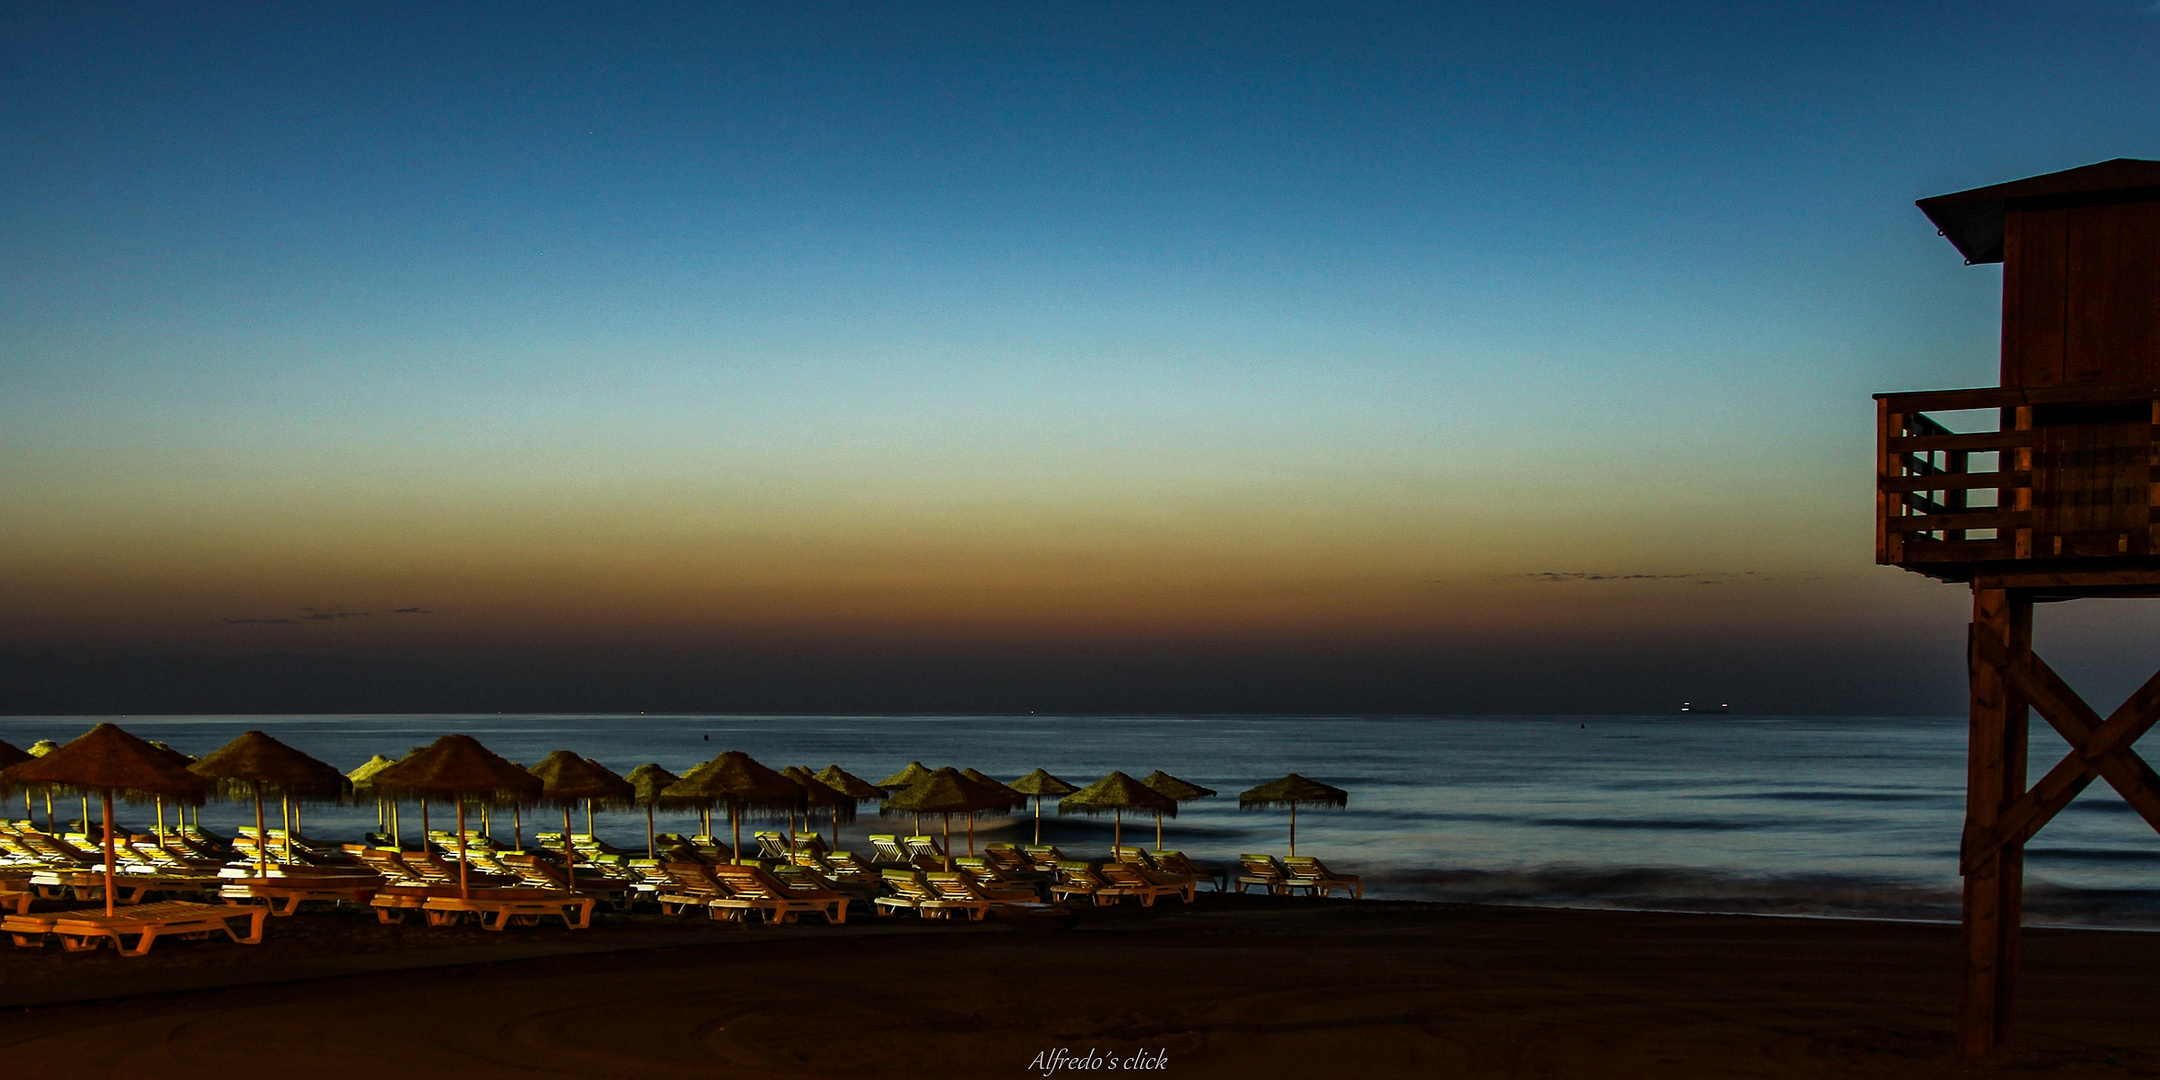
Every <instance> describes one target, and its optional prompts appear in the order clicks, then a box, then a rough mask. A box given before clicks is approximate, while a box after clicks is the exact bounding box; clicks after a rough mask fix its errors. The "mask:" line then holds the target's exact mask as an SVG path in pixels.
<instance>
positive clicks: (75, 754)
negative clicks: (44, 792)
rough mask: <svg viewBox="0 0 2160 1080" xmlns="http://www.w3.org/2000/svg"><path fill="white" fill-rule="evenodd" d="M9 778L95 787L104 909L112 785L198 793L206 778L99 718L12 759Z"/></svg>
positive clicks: (108, 903)
mask: <svg viewBox="0 0 2160 1080" xmlns="http://www.w3.org/2000/svg"><path fill="white" fill-rule="evenodd" d="M5 775H6V777H7V779H9V780H10V781H13V782H15V783H18V784H43V785H46V786H47V787H48V788H54V787H57V788H62V789H67V790H73V791H79V792H83V793H84V794H85V795H87V794H88V793H89V792H92V791H95V792H97V793H98V795H99V796H101V797H102V798H103V800H104V803H105V914H107V915H111V914H112V912H113V892H114V888H113V864H114V862H115V861H116V860H115V859H114V857H113V827H112V817H113V814H112V800H113V793H114V792H115V791H118V792H121V793H123V794H133V795H137V796H142V795H149V796H159V795H170V796H174V797H178V798H201V797H202V795H203V792H204V791H205V789H207V788H208V786H209V785H208V783H207V782H206V781H205V780H204V779H203V778H202V777H200V776H197V775H195V774H194V773H192V772H189V771H188V770H186V769H183V768H181V767H180V766H178V765H175V764H173V763H172V761H171V760H170V759H169V758H167V757H166V756H165V755H164V754H163V753H161V752H159V750H158V749H157V748H156V747H154V746H151V745H150V744H149V743H147V742H144V741H143V740H141V739H139V738H136V737H135V736H133V735H130V734H128V733H127V732H125V731H122V730H120V729H119V728H117V727H115V726H113V725H111V724H99V725H98V726H96V727H94V728H91V729H90V730H89V731H88V732H85V733H84V734H83V735H82V736H81V737H80V738H77V739H76V740H75V741H73V742H71V743H68V744H67V745H66V746H63V747H60V748H59V749H57V750H54V751H53V752H51V753H49V754H46V755H45V756H43V757H41V758H38V759H37V760H35V761H25V762H20V763H18V764H15V765H11V766H9V767H8V768H7V770H6V773H5Z"/></svg>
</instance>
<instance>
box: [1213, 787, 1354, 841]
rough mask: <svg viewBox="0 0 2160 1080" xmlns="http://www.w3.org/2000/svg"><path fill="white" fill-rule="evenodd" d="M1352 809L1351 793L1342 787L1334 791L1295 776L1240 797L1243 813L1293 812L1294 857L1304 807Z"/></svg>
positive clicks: (1240, 807) (1291, 817)
mask: <svg viewBox="0 0 2160 1080" xmlns="http://www.w3.org/2000/svg"><path fill="white" fill-rule="evenodd" d="M1348 805H1350V793H1349V792H1347V791H1344V790H1343V789H1341V788H1339V787H1330V786H1328V785H1326V784H1323V783H1320V782H1319V781H1317V780H1307V779H1305V778H1304V777H1302V776H1299V775H1298V774H1296V773H1291V774H1290V775H1288V776H1285V777H1283V778H1282V779H1280V780H1270V781H1268V782H1267V783H1265V784H1262V785H1260V786H1259V787H1256V788H1253V789H1251V790H1249V791H1244V792H1240V793H1239V794H1238V800H1237V807H1238V809H1240V810H1280V809H1283V808H1285V807H1287V808H1288V809H1289V811H1290V854H1292V855H1295V854H1297V811H1298V807H1300V806H1321V807H1332V808H1334V809H1338V810H1339V809H1341V808H1343V807H1345V806H1348Z"/></svg>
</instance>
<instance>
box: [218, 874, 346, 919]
mask: <svg viewBox="0 0 2160 1080" xmlns="http://www.w3.org/2000/svg"><path fill="white" fill-rule="evenodd" d="M382 887H383V879H382V876H381V875H379V874H372V873H370V874H342V875H336V876H333V875H330V874H305V875H298V876H277V877H266V878H228V879H226V881H225V884H224V885H223V886H222V887H220V888H219V889H218V895H219V896H221V897H224V898H225V902H226V903H228V904H234V905H239V904H252V903H258V902H259V903H261V904H262V905H264V906H266V907H268V908H269V909H270V914H272V915H276V916H280V917H283V916H286V915H292V914H294V913H296V912H298V911H299V910H300V905H302V904H313V903H324V904H333V905H334V904H365V903H367V902H368V901H369V900H370V899H372V898H373V897H374V896H375V893H376V892H377V891H378V890H380V889H381V888H382Z"/></svg>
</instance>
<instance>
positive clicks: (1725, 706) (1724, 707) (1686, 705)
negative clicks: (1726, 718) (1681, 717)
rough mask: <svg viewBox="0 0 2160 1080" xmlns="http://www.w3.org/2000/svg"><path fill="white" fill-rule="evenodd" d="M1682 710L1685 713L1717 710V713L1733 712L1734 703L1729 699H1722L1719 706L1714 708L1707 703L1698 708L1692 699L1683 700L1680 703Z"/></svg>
mask: <svg viewBox="0 0 2160 1080" xmlns="http://www.w3.org/2000/svg"><path fill="white" fill-rule="evenodd" d="M1680 711H1681V712H1684V713H1692V712H1716V713H1721V712H1731V711H1732V703H1731V702H1729V701H1721V702H1719V703H1718V704H1717V707H1715V708H1712V707H1711V706H1708V705H1705V706H1703V707H1702V708H1700V709H1698V708H1696V707H1695V703H1694V702H1692V701H1683V702H1681V703H1680Z"/></svg>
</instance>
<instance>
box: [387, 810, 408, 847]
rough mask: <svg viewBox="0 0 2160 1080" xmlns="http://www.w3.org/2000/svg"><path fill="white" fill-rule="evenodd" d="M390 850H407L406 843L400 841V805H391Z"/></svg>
mask: <svg viewBox="0 0 2160 1080" xmlns="http://www.w3.org/2000/svg"><path fill="white" fill-rule="evenodd" d="M390 850H392V851H403V850H405V842H404V841H403V840H400V839H398V804H396V803H391V804H390Z"/></svg>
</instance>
